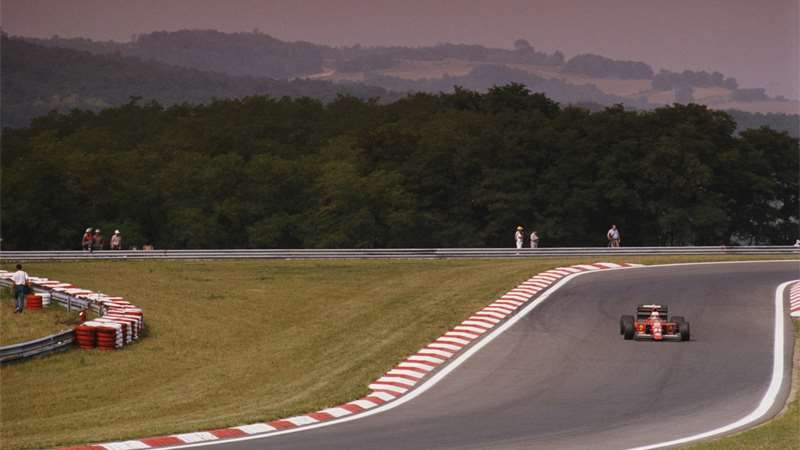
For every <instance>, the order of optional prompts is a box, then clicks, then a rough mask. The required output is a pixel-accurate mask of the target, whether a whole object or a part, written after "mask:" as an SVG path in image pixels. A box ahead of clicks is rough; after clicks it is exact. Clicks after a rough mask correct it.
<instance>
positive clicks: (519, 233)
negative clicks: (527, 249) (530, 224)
mask: <svg viewBox="0 0 800 450" xmlns="http://www.w3.org/2000/svg"><path fill="white" fill-rule="evenodd" d="M523 229H524V228H522V227H521V226H519V227H517V232H516V233H514V240H515V241H517V248H522V240H523V239H525V235H524V234H522V230H523Z"/></svg>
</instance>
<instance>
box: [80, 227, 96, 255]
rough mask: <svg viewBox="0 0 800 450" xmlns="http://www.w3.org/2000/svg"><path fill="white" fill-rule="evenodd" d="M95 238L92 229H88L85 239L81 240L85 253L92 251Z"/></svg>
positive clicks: (84, 235) (84, 234)
mask: <svg viewBox="0 0 800 450" xmlns="http://www.w3.org/2000/svg"><path fill="white" fill-rule="evenodd" d="M93 240H94V238H93V237H92V229H91V228H87V229H86V231H85V232H84V233H83V238H82V239H81V246H82V247H83V251H86V252H90V251H92V241H93Z"/></svg>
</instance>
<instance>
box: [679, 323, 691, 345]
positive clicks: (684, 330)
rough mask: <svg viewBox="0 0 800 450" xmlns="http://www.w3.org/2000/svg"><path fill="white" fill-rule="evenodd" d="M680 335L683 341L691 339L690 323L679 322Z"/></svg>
mask: <svg viewBox="0 0 800 450" xmlns="http://www.w3.org/2000/svg"><path fill="white" fill-rule="evenodd" d="M678 333H680V335H681V340H682V341H688V340H689V339H690V337H691V334H690V332H689V322H678Z"/></svg>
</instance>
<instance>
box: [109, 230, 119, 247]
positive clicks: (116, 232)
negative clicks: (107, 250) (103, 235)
mask: <svg viewBox="0 0 800 450" xmlns="http://www.w3.org/2000/svg"><path fill="white" fill-rule="evenodd" d="M111 250H122V235H120V234H119V230H114V235H113V236H111Z"/></svg>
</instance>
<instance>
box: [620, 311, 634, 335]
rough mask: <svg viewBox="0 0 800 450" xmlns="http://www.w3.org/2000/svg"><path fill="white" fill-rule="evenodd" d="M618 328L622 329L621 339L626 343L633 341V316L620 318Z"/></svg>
mask: <svg viewBox="0 0 800 450" xmlns="http://www.w3.org/2000/svg"><path fill="white" fill-rule="evenodd" d="M620 327H621V328H622V337H624V338H625V340H626V341H629V340H631V339H633V335H634V328H633V316H622V318H621V319H620Z"/></svg>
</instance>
